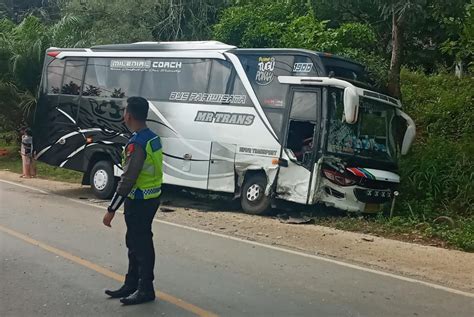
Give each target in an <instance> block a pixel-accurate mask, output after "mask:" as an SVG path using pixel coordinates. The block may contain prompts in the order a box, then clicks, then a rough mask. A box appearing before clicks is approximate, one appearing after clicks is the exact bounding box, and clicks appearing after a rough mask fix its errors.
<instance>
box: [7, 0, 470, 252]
mask: <svg viewBox="0 0 474 317" xmlns="http://www.w3.org/2000/svg"><path fill="white" fill-rule="evenodd" d="M130 4H131V1H127V0H48V1H45V0H0V132H4V131H11V130H14V129H16V128H18V127H19V126H21V125H23V124H27V123H29V122H30V121H31V114H32V112H33V110H34V108H35V105H36V96H37V89H38V84H39V80H40V75H41V68H42V61H43V55H44V51H45V49H46V48H47V47H50V46H57V47H81V46H82V47H88V46H92V45H96V44H107V43H128V42H135V41H169V40H207V39H216V40H220V41H223V42H226V43H228V44H234V45H237V46H239V47H295V48H306V49H311V50H318V51H326V52H330V53H334V54H339V55H342V56H345V57H349V58H352V59H354V60H356V61H359V62H361V63H363V64H365V65H366V66H367V68H368V70H369V71H370V72H371V73H372V75H373V78H374V80H375V83H376V85H377V86H378V88H379V89H381V90H384V89H385V87H386V85H387V78H388V72H389V68H390V56H391V50H392V46H391V44H392V24H391V17H392V16H393V13H394V12H396V13H397V15H398V16H399V17H400V21H401V20H403V23H401V22H400V25H401V31H402V43H403V46H402V65H403V70H402V72H401V88H402V89H401V91H402V101H403V103H404V107H405V110H406V111H407V112H408V113H409V114H410V115H411V116H412V117H413V118H414V119H415V122H416V124H417V131H418V136H417V141H416V144H415V145H414V147H413V149H412V151H411V153H410V154H409V155H408V156H407V157H405V158H404V159H403V160H402V162H401V176H402V188H401V196H400V199H399V200H398V202H397V210H396V211H397V215H398V216H399V217H397V218H396V219H395V220H391V222H390V223H391V224H393V225H400V223H402V224H404V225H406V226H407V227H415V226H417V225H419V224H420V223H426V224H428V227H426V229H425V232H424V234H426V235H432V236H436V237H440V238H441V239H444V240H445V241H448V242H449V243H451V244H452V245H455V246H458V247H460V248H463V249H466V250H474V241H473V240H474V238H473V234H474V233H473V232H474V220H473V219H474V162H473V160H474V142H473V137H474V124H473V122H474V79H473V77H472V76H473V68H474V64H473V59H472V57H473V52H474V0H451V1H445V0H431V1H425V0H351V1H347V0H192V1H190V0H135V1H133V5H130ZM456 68H457V69H458V75H462V76H460V77H461V78H458V77H459V76H458V77H456V76H454V73H455V70H456ZM460 68H462V70H463V71H462V73H461V72H459V70H460ZM439 216H449V217H451V218H453V219H454V221H455V227H454V228H446V227H445V225H443V224H437V222H436V221H434V220H435V219H437V218H438V217H439Z"/></svg>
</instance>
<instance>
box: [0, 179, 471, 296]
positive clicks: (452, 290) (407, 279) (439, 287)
mask: <svg viewBox="0 0 474 317" xmlns="http://www.w3.org/2000/svg"><path fill="white" fill-rule="evenodd" d="M0 181H4V180H2V179H0ZM4 182H7V183H9V184H12V185H18V186H22V187H26V186H24V185H22V184H18V183H14V182H8V181H4ZM27 188H29V187H27ZM30 189H33V187H32V188H30ZM38 190H39V189H38ZM39 191H41V190H39ZM47 194H53V195H57V194H54V193H47ZM57 196H60V197H63V198H66V199H67V200H70V201H73V202H76V203H79V204H82V205H86V206H89V207H94V208H98V209H101V210H104V211H105V207H103V206H97V205H93V204H91V203H87V202H84V201H80V200H77V199H74V198H69V197H65V196H61V195H57ZM118 212H119V213H121V214H123V211H121V210H118ZM153 221H155V222H158V223H162V224H166V225H169V226H174V227H178V228H181V229H187V230H191V231H195V232H200V233H204V234H208V235H212V236H216V237H220V238H224V239H230V240H234V241H238V242H242V243H247V244H250V245H254V246H259V247H262V248H267V249H271V250H275V251H280V252H285V253H290V254H293V255H299V256H302V257H305V258H311V259H314V260H320V261H324V262H328V263H332V264H337V265H340V266H344V267H348V268H351V269H355V270H360V271H364V272H368V273H372V274H377V275H381V276H386V277H390V278H394V279H397V280H401V281H405V282H411V283H414V284H420V285H424V286H427V287H431V288H434V289H437V290H442V291H445V292H448V293H453V294H457V295H462V296H466V297H470V298H474V293H470V292H466V291H461V290H458V289H455V288H451V287H447V286H443V285H439V284H436V283H432V282H426V281H422V280H419V279H415V278H411V277H407V276H403V275H398V274H394V273H389V272H384V271H380V270H376V269H371V268H367V267H363V266H360V265H357V264H351V263H347V262H343V261H339V260H335V259H330V258H326V257H323V256H319V255H314V254H309V253H304V252H299V251H295V250H291V249H288V248H283V247H277V246H272V245H269V244H265V243H261V242H256V241H251V240H246V239H242V238H238V237H233V236H229V235H225V234H222V233H217V232H212V231H207V230H203V229H198V228H193V227H189V226H186V225H181V224H177V223H173V222H169V221H165V220H160V219H156V218H154V219H153Z"/></svg>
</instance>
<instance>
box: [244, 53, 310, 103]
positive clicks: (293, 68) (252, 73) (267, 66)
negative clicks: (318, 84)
mask: <svg viewBox="0 0 474 317" xmlns="http://www.w3.org/2000/svg"><path fill="white" fill-rule="evenodd" d="M239 58H240V61H241V62H242V65H243V67H244V69H245V72H246V74H247V76H248V78H249V81H250V83H251V84H252V88H253V89H254V91H255V93H256V95H257V97H258V100H259V102H260V104H261V105H262V106H263V107H279V108H284V107H285V103H286V98H287V95H288V92H289V86H288V85H282V84H280V83H279V82H278V76H317V69H316V65H314V64H313V62H312V60H311V59H310V58H309V57H307V56H302V55H273V56H272V55H263V54H262V55H240V56H239Z"/></svg>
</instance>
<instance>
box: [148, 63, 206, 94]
mask: <svg viewBox="0 0 474 317" xmlns="http://www.w3.org/2000/svg"><path fill="white" fill-rule="evenodd" d="M150 63H151V64H150V65H151V66H150V67H151V68H150V70H151V71H145V72H144V76H145V78H144V81H143V90H142V95H143V96H146V97H147V98H150V99H155V100H166V101H167V100H171V101H181V102H186V101H189V98H190V96H191V94H192V93H204V92H206V90H207V85H208V80H209V72H210V69H211V60H208V59H153V60H150Z"/></svg>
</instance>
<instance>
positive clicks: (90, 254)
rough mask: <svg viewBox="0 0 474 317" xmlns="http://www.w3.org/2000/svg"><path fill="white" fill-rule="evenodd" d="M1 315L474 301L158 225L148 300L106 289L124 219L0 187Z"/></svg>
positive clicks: (119, 257) (359, 312)
mask: <svg viewBox="0 0 474 317" xmlns="http://www.w3.org/2000/svg"><path fill="white" fill-rule="evenodd" d="M0 201H1V204H0V260H1V267H0V315H1V316H108V315H111V316H112V315H114V316H120V315H130V314H138V315H158V316H196V315H199V316H216V315H217V316H384V317H386V316H472V314H473V312H474V297H472V296H466V294H461V293H455V292H450V291H448V290H443V289H436V288H434V287H430V286H429V285H424V284H421V283H414V282H411V281H404V280H401V279H398V278H394V277H391V276H384V275H382V274H376V273H374V272H369V271H364V270H360V269H357V267H348V266H343V265H338V264H337V263H331V262H328V261H324V260H320V259H317V258H311V257H304V256H300V255H298V254H294V253H291V252H285V251H282V250H276V249H271V248H267V247H265V246H261V245H256V244H250V243H245V242H242V241H236V240H234V239H228V238H225V237H221V236H216V235H211V234H208V233H205V232H200V231H196V230H190V229H189V228H184V227H181V226H175V225H172V224H166V223H163V222H155V223H154V225H153V226H154V232H155V238H154V239H155V248H156V255H157V264H156V268H155V275H156V278H157V279H156V281H155V287H156V289H157V295H158V296H159V298H158V299H157V301H155V302H153V303H148V304H144V305H140V306H133V307H123V306H121V305H120V303H119V302H118V301H117V300H111V299H108V298H107V296H106V295H105V294H104V293H103V291H104V289H105V288H108V287H118V286H120V284H121V282H120V280H121V279H122V278H123V277H122V275H121V274H123V273H124V272H125V270H126V266H127V263H126V249H125V245H124V240H125V239H124V235H125V225H124V221H123V216H122V215H121V214H117V215H116V217H115V219H114V222H113V224H112V229H109V228H106V227H104V226H103V225H102V223H101V220H102V216H103V213H104V210H100V209H99V208H96V207H94V206H89V205H86V204H84V203H81V202H80V201H73V200H71V199H69V198H66V197H61V196H57V195H53V194H48V193H46V192H40V191H36V190H33V189H29V188H25V187H19V186H16V185H13V184H8V183H5V182H2V181H0Z"/></svg>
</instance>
